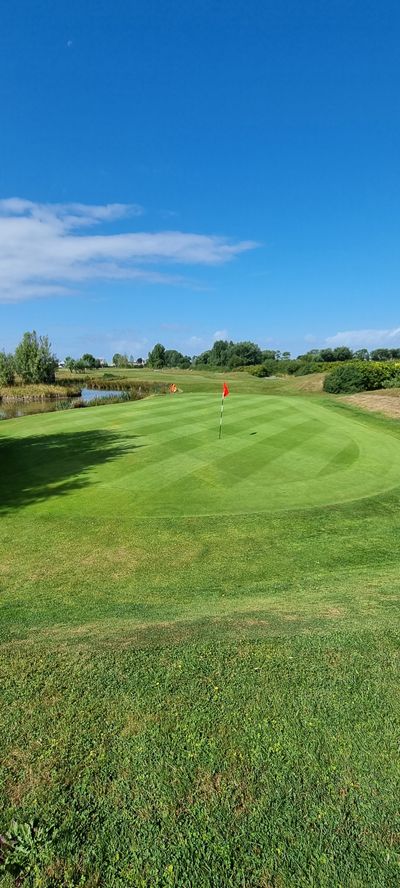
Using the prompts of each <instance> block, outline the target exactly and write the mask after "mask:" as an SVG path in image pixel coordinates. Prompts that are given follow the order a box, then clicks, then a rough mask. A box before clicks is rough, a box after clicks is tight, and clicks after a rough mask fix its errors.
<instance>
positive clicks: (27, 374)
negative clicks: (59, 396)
mask: <svg viewBox="0 0 400 888" xmlns="http://www.w3.org/2000/svg"><path fill="white" fill-rule="evenodd" d="M14 360H15V369H16V371H17V373H18V375H19V376H20V377H21V379H22V381H23V382H25V383H40V382H42V383H43V382H44V383H50V382H54V380H55V374H56V368H57V365H58V361H57V358H56V357H55V355H53V354H52V352H51V346H50V342H49V338H48V336H38V335H37V333H36V331H35V330H33V331H32V333H24V335H23V337H22V340H21V342H20V343H19V345H17V348H16V350H15V358H14Z"/></svg>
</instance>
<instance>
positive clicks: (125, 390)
mask: <svg viewBox="0 0 400 888" xmlns="http://www.w3.org/2000/svg"><path fill="white" fill-rule="evenodd" d="M12 388H13V391H12V392H11V391H10V389H8V390H6V388H5V387H4V388H2V389H1V388H0V420H1V419H17V418H18V417H21V416H29V415H32V414H36V413H54V412H55V411H57V410H70V409H72V408H81V407H95V406H101V405H104V404H107V403H114V404H115V403H120V402H124V401H140V400H142V399H143V398H147V397H149V395H151V394H165V392H166V386H165V385H149V384H146V383H144V384H138V383H134V384H132V383H130V382H129V385H127V386H126V387H125V386H122V385H121V386H119V385H117V386H113V387H112V388H111V387H109V386H104V387H103V386H101V387H100V386H98V385H96V386H93V387H92V386H90V387H89V384H88V386H87V387H84V388H77V387H76V386H75V387H74V386H70V387H68V388H67V387H66V386H13V387H12ZM33 390H34V391H33Z"/></svg>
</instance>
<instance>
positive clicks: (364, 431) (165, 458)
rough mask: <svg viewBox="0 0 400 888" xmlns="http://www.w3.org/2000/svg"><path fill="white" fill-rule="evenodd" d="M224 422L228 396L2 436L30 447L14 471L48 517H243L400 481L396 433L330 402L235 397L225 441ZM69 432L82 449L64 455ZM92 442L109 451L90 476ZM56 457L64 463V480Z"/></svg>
mask: <svg viewBox="0 0 400 888" xmlns="http://www.w3.org/2000/svg"><path fill="white" fill-rule="evenodd" d="M218 420H219V398H218V397H216V396H215V395H212V394H209V393H208V394H192V395H187V394H182V395H178V396H174V397H170V396H168V397H165V398H152V399H149V400H146V401H142V402H139V403H135V404H122V405H115V406H106V407H102V408H100V407H99V408H93V409H88V410H81V411H68V412H65V413H56V414H48V415H46V416H34V417H27V418H25V419H23V420H16V421H11V422H10V423H7V424H4V425H2V426H1V432H2V433H3V434H5V433H6V431H7V433H8V434H7V437H8V435H10V434H11V436H12V437H13V438H14V439H20V440H21V443H22V441H23V439H24V438H25V440H26V441H28V440H29V442H30V445H31V446H30V450H29V453H30V458H29V462H27V461H26V460H25V461H24V466H22V465H21V463H22V461H23V457H22V456H20V457H19V461H18V460H17V462H16V463H15V461H14V465H13V470H15V471H16V472H21V469H22V470H23V471H25V472H26V478H25V479H24V484H25V489H26V490H27V491H28V492H29V491H31V492H33V494H34V493H35V490H36V491H37V496H36V497H35V495H33V496H32V497H29V496H28V497H27V502H31V504H32V508H37V509H39V510H40V512H41V514H43V513H44V514H49V515H51V514H60V510H61V512H62V511H63V510H64V509H65V510H68V514H69V515H71V513H74V512H76V513H77V514H83V513H84V514H86V515H90V514H92V515H93V516H96V517H100V516H101V515H105V514H109V513H110V512H113V513H115V514H116V515H118V514H121V515H125V516H126V515H129V514H132V515H134V516H135V517H137V516H141V515H142V516H146V517H148V516H168V515H171V516H185V515H187V516H191V515H216V514H228V513H237V514H239V513H247V512H259V511H276V510H279V509H286V508H307V507H313V506H320V505H327V504H329V503H340V502H345V501H349V500H354V499H359V498H361V497H367V496H372V495H376V494H379V493H381V492H383V491H385V490H388V489H390V488H393V487H395V486H397V485H400V444H399V441H398V439H397V438H396V437H394V436H392V435H391V433H390V427H389V426H387V427H385V426H384V425H382V427H378V426H377V425H376V423H374V422H372V421H371V422H369V420H368V418H366V419H359V418H357V416H356V415H355V414H353V415H352V414H351V413H350V412H348V411H343V412H340V411H338V410H335V409H332V407H331V403H330V402H327V403H326V404H324V401H323V400H322V399H321V400H318V399H313V398H299V397H294V398H291V397H276V396H274V397H268V396H262V395H235V394H232V395H231V396H230V397H229V398H228V399H227V400H226V402H225V414H224V425H223V438H222V440H218ZM65 434H68V435H69V437H70V439H71V441H72V444H69V446H68V447H67V445H66V444H65V446H64V448H63V436H64V435H65ZM35 435H39V436H41V438H40V443H39V439H38V445H37V447H36V448H35V446H34V445H35V440H36V439H35V437H32V436H35ZM75 436H76V437H75ZM91 436H92V437H93V438H94V439H96V441H97V438H98V439H99V441H98V442H97V444H96V450H98V448H100V449H101V448H102V447H103V449H104V450H105V453H104V454H103V456H102V457H101V458H98V454H97V457H96V458H93V459H91V458H90V453H89V454H88V459H87V462H86V464H85V465H84V468H83V471H82V465H80V464H79V459H78V461H77V460H76V459H75V461H74V454H73V453H72V452H71V447H72V449H73V444H74V441H75V440H76V447H79V448H80V449H81V456H82V455H84V454H83V451H84V450H85V448H89V450H90V449H91V448H92V443H91ZM72 439H73V440H72ZM46 444H47V445H48V446H46ZM75 456H76V454H75ZM57 459H58V460H63V461H64V463H65V465H64V466H63V469H62V471H60V473H57V472H53V469H54V466H55V463H54V461H56V460H57ZM74 478H76V483H74V482H73V480H72V483H71V479H74ZM8 480H9V479H8ZM43 485H46V496H44V495H43V497H42V496H41V495H40V489H41V486H42V487H43ZM49 485H50V491H49ZM49 492H51V493H53V494H57V493H60V494H65V493H66V494H68V495H67V496H61V495H60V496H57V495H53V496H48V494H49ZM94 494H95V495H94Z"/></svg>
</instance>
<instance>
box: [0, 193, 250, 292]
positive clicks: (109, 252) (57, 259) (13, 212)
mask: <svg viewBox="0 0 400 888" xmlns="http://www.w3.org/2000/svg"><path fill="white" fill-rule="evenodd" d="M141 213H142V209H141V207H139V206H137V205H136V204H107V205H105V206H88V205H86V204H80V203H65V204H40V203H33V202H32V201H29V200H23V199H21V198H17V197H15V198H10V199H7V200H0V302H17V301H20V300H23V299H30V298H34V297H37V296H49V295H60V294H61V295H62V294H68V293H71V292H72V293H73V292H76V287H77V285H78V284H79V283H82V282H85V281H90V280H96V279H98V280H99V279H102V280H140V281H148V282H150V283H183V282H186V281H185V278H183V277H182V276H181V274H179V273H178V274H177V273H176V272H175V270H174V271H173V272H172V273H171V272H168V271H166V270H165V267H167V268H168V266H188V265H221V264H224V263H226V262H229V261H230V260H231V259H233V258H234V256H236V255H238V254H240V253H242V252H244V251H245V250H249V249H252V248H254V247H255V246H257V244H255V243H254V242H253V241H240V242H236V243H233V242H231V241H229V240H228V239H227V238H224V237H218V236H216V235H204V234H191V233H185V232H182V231H161V232H124V233H121V234H97V235H95V234H92V233H87V232H85V231H84V229H88V228H92V227H93V226H95V225H98V224H100V223H103V224H104V223H107V222H115V221H116V220H119V219H123V218H127V217H130V216H138V215H140V214H141ZM149 266H152V267H149ZM155 266H156V267H155ZM160 266H161V269H160Z"/></svg>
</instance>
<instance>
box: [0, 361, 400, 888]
mask: <svg viewBox="0 0 400 888" xmlns="http://www.w3.org/2000/svg"><path fill="white" fill-rule="evenodd" d="M138 373H139V371H138ZM142 376H143V379H149V378H153V377H154V378H157V379H162V380H163V381H165V382H166V383H168V382H173V381H175V382H176V384H177V387H178V392H177V393H175V394H166V395H155V396H151V397H148V398H145V399H144V400H142V401H137V402H127V403H120V404H109V405H105V406H98V407H94V408H90V409H80V410H60V411H56V412H53V413H48V414H45V415H44V414H42V415H33V416H24V417H22V418H19V419H10V420H7V421H4V422H1V423H0V459H1V462H0V464H1V473H0V517H1V522H0V528H1V529H0V544H1V559H0V587H1V611H0V642H1V655H0V662H1V688H2V716H3V717H2V719H1V735H0V746H1V755H0V775H1V778H0V802H1V804H0V833H1V835H2V836H4V837H5V839H4V842H5V846H4V847H5V848H6V851H4V852H3V853H2V854H1V855H0V885H2V886H3V885H4V886H6V888H12V886H14V885H26V886H32V888H39V886H40V888H50V886H52V888H56V886H65V888H72V886H85V888H94V886H102V885H107V886H113V888H114V886H115V888H117V886H118V888H123V886H128V885H133V886H137V888H167V886H179V888H231V886H232V888H299V886H300V888H301V886H304V888H306V886H315V888H363V886H371V888H378V886H379V888H390V886H393V888H394V886H398V885H399V883H400V869H399V821H398V804H397V800H398V792H397V788H398V777H399V767H398V736H399V727H400V718H399V716H400V710H399V697H398V680H399V672H398V591H399V571H398V558H399V531H400V508H399V501H400V425H399V423H398V421H396V420H391V419H387V418H384V417H383V416H379V415H377V414H374V415H373V414H369V413H367V412H366V411H363V410H361V409H358V408H357V407H354V406H350V405H349V404H346V403H344V401H343V400H341V399H340V398H338V397H336V396H333V395H331V396H330V395H324V394H322V392H318V391H317V392H315V391H312V381H311V383H310V390H307V387H306V386H305V384H303V383H301V384H299V380H296V379H293V380H289V381H288V380H287V379H281V380H280V379H257V378H256V377H252V376H250V375H249V374H247V373H234V372H232V373H230V374H229V373H228V374H227V376H226V377H222V376H221V374H219V373H212V372H209V373H203V374H201V373H200V372H198V373H196V372H195V371H179V372H177V373H175V374H174V373H173V374H172V375H171V374H169V375H168V371H162V372H159V373H158V375H157V374H156V373H154V372H153V375H152V376H151V373H148V376H146V371H143V372H142ZM138 378H140V373H139V377H138ZM225 378H226V381H227V383H228V385H229V390H230V394H229V397H227V398H225V399H224V414H223V425H222V437H221V438H220V439H219V437H218V424H219V415H220V405H221V385H222V382H221V380H222V379H225ZM301 385H303V387H301ZM0 848H1V846H0Z"/></svg>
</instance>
